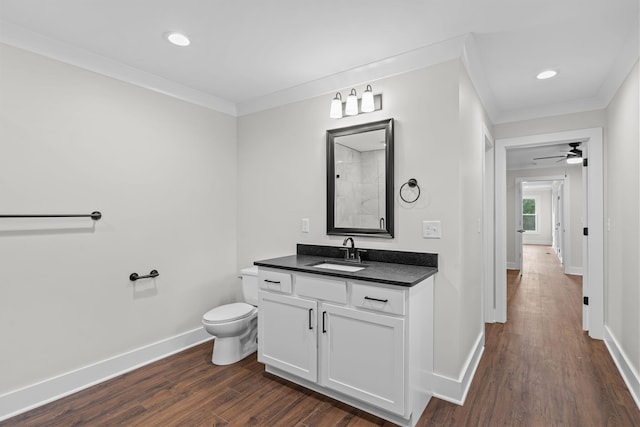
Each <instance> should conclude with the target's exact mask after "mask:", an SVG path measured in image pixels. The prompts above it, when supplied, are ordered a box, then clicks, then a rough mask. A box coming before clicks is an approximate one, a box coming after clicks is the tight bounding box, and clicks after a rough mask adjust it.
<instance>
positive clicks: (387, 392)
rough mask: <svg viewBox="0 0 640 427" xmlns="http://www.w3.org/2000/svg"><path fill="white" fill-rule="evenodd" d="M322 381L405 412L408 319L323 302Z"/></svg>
mask: <svg viewBox="0 0 640 427" xmlns="http://www.w3.org/2000/svg"><path fill="white" fill-rule="evenodd" d="M318 328H319V329H320V331H319V332H320V334H321V340H320V342H321V344H320V346H321V356H320V377H321V378H320V384H321V385H323V386H325V387H328V388H332V389H334V390H337V391H339V392H342V393H344V394H347V395H349V396H352V397H355V398H357V399H360V400H362V401H364V402H367V403H370V404H372V405H376V406H378V407H380V408H383V409H386V410H389V411H391V412H394V413H397V414H400V415H404V384H405V382H404V380H405V378H404V377H405V372H404V365H405V357H404V355H405V342H404V319H402V318H398V317H392V316H388V315H385V314H375V313H370V312H365V311H360V310H355V309H352V308H345V307H338V306H335V305H331V304H321V306H320V319H319V325H318Z"/></svg>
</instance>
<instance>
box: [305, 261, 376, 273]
mask: <svg viewBox="0 0 640 427" xmlns="http://www.w3.org/2000/svg"><path fill="white" fill-rule="evenodd" d="M310 266H311V267H316V268H324V269H325V270H338V271H348V272H350V273H355V272H356V271H360V270H364V269H365V268H366V267H365V266H362V265H347V264H337V263H334V262H330V261H322V262H319V263H317V264H311V265H310Z"/></svg>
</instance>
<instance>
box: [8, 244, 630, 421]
mask: <svg viewBox="0 0 640 427" xmlns="http://www.w3.org/2000/svg"><path fill="white" fill-rule="evenodd" d="M523 270H524V274H523V276H522V277H520V276H519V274H518V272H515V271H512V272H509V273H508V318H509V321H508V322H507V323H506V324H493V325H487V327H486V347H485V353H484V356H483V358H482V360H481V362H480V365H479V367H478V370H477V372H476V376H475V378H474V380H473V383H472V384H471V388H470V390H469V394H468V396H467V400H466V402H465V405H464V406H458V405H455V404H451V403H447V402H444V401H442V400H439V399H432V401H431V402H430V403H429V406H428V407H427V410H426V411H425V413H424V414H423V416H422V417H421V418H420V421H419V423H418V425H419V426H640V411H639V410H638V408H637V407H636V406H635V404H634V402H633V400H632V398H631V395H630V393H629V391H628V390H627V388H626V387H625V385H624V383H623V381H622V378H621V377H620V375H619V373H618V371H617V370H616V367H615V365H614V363H613V361H612V360H611V358H610V356H609V354H608V352H607V350H606V348H605V346H604V343H603V342H602V341H594V340H591V339H590V338H589V337H588V336H587V335H586V334H585V333H584V332H582V330H581V310H582V309H581V305H580V301H581V295H582V290H581V278H580V277H579V276H566V275H564V274H562V270H561V266H560V264H559V262H558V260H557V258H556V257H555V255H553V253H552V251H551V249H550V248H547V247H544V246H525V267H524V269H523ZM210 358H211V344H210V343H206V344H202V345H199V346H196V347H194V348H191V349H189V350H186V351H184V352H181V353H179V354H177V355H174V356H171V357H168V358H166V359H163V360H160V361H158V362H155V363H152V364H150V365H147V366H145V367H143V368H140V369H138V370H135V371H133V372H130V373H127V374H125V375H122V376H120V377H117V378H114V379H112V380H110V381H107V382H104V383H102V384H99V385H96V386H94V387H91V388H89V389H87V390H84V391H81V392H79V393H76V394H74V395H71V396H68V397H66V398H63V399H60V400H58V401H55V402H53V403H50V404H48V405H45V406H42V407H40V408H37V409H34V410H32V411H29V412H26V413H24V414H21V415H18V416H16V417H14V418H11V419H9V420H7V421H5V422H2V423H0V425H2V426H71V425H87V426H103V425H104V426H106V425H109V426H114V425H125V426H179V425H180V426H247V425H255V426H300V427H314V426H376V425H378V426H380V425H385V426H390V425H392V424H390V423H387V422H385V421H384V420H381V419H379V418H376V417H374V416H371V415H368V414H366V413H364V412H362V411H359V410H357V409H354V408H352V407H350V406H348V405H344V404H342V403H339V402H336V401H335V400H332V399H330V398H327V397H324V396H322V395H320V394H317V393H315V392H312V391H308V390H305V389H304V388H302V387H299V386H296V385H294V384H291V383H288V382H286V381H284V380H280V379H278V378H277V377H274V376H272V375H269V374H266V373H265V372H264V368H263V365H261V364H259V363H257V361H256V357H255V354H254V355H252V356H250V357H248V358H246V359H245V360H243V361H242V362H239V363H237V364H234V365H231V366H213V365H211V362H210Z"/></svg>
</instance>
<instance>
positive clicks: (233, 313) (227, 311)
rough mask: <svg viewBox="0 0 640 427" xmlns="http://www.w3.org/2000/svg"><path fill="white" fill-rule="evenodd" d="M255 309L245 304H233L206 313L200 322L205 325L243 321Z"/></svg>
mask: <svg viewBox="0 0 640 427" xmlns="http://www.w3.org/2000/svg"><path fill="white" fill-rule="evenodd" d="M254 310H255V307H254V306H252V305H251V304H247V303H246V302H234V303H233V304H225V305H221V306H220V307H216V308H213V309H211V310H209V311H207V312H206V313H205V314H204V316H202V320H203V321H205V322H207V323H223V322H231V321H233V320H239V319H243V318H245V317H248V316H250V315H251V314H253V312H254Z"/></svg>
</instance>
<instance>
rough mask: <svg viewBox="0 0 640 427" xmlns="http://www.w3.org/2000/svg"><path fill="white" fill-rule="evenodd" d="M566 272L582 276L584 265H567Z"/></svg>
mask: <svg viewBox="0 0 640 427" xmlns="http://www.w3.org/2000/svg"><path fill="white" fill-rule="evenodd" d="M564 273H565V274H575V275H576V276H582V267H573V266H570V265H567V266H565V267H564Z"/></svg>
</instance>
